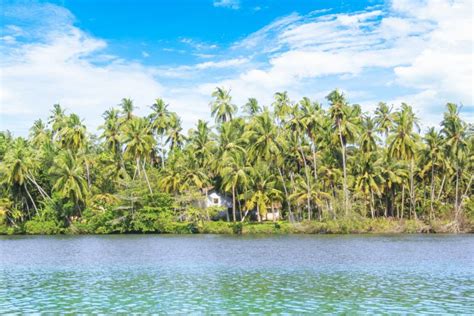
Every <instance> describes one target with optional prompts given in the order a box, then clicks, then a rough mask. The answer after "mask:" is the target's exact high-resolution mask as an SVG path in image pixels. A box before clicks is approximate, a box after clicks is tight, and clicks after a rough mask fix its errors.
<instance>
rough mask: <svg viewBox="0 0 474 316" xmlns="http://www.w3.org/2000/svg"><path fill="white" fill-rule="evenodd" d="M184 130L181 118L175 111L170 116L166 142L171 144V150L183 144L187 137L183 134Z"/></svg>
mask: <svg viewBox="0 0 474 316" xmlns="http://www.w3.org/2000/svg"><path fill="white" fill-rule="evenodd" d="M182 131H183V128H182V127H181V119H180V118H179V117H178V115H176V113H173V114H172V115H171V117H170V123H169V129H168V138H167V139H166V143H167V144H170V150H171V151H173V150H174V149H177V148H181V147H182V146H183V144H184V141H185V137H184V135H183V134H182Z"/></svg>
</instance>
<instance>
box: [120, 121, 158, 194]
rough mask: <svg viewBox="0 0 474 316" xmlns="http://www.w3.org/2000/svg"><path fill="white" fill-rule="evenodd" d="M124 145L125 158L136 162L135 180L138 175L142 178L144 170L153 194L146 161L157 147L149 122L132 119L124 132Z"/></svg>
mask: <svg viewBox="0 0 474 316" xmlns="http://www.w3.org/2000/svg"><path fill="white" fill-rule="evenodd" d="M123 143H124V144H125V153H124V154H125V156H126V157H128V158H132V159H134V160H135V172H134V175H133V178H135V177H136V175H137V174H138V175H139V176H140V174H141V172H140V170H141V169H142V170H143V174H144V176H145V180H146V182H147V185H148V189H149V190H150V193H153V191H152V189H151V185H150V182H149V180H148V175H147V172H146V167H145V166H146V160H147V159H148V158H149V154H150V152H151V150H152V148H153V146H154V145H155V139H154V138H153V136H152V133H151V129H150V125H149V123H148V121H147V120H146V119H144V118H136V117H134V118H132V119H131V120H130V122H129V124H128V125H127V127H126V129H125V131H124V135H123Z"/></svg>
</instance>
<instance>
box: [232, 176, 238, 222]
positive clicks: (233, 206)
mask: <svg viewBox="0 0 474 316" xmlns="http://www.w3.org/2000/svg"><path fill="white" fill-rule="evenodd" d="M232 219H233V221H234V223H235V222H236V221H237V219H236V216H235V185H233V186H232Z"/></svg>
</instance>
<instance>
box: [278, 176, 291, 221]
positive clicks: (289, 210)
mask: <svg viewBox="0 0 474 316" xmlns="http://www.w3.org/2000/svg"><path fill="white" fill-rule="evenodd" d="M278 172H279V173H280V178H281V183H282V184H283V190H284V191H285V198H286V202H287V203H288V212H289V213H290V217H289V220H290V222H291V221H292V220H293V213H292V211H291V202H290V198H289V195H288V189H287V188H286V184H285V179H284V178H283V172H282V171H281V168H280V167H278Z"/></svg>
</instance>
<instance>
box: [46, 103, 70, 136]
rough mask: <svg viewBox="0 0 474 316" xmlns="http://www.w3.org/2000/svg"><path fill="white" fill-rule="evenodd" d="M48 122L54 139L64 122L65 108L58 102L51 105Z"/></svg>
mask: <svg viewBox="0 0 474 316" xmlns="http://www.w3.org/2000/svg"><path fill="white" fill-rule="evenodd" d="M48 123H49V124H51V125H52V132H53V137H54V138H55V139H56V138H57V135H58V133H59V132H60V131H61V129H62V128H63V127H64V125H65V124H66V114H65V110H64V109H63V108H62V107H61V105H60V104H55V105H53V110H52V111H51V116H50V117H49V121H48Z"/></svg>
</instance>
